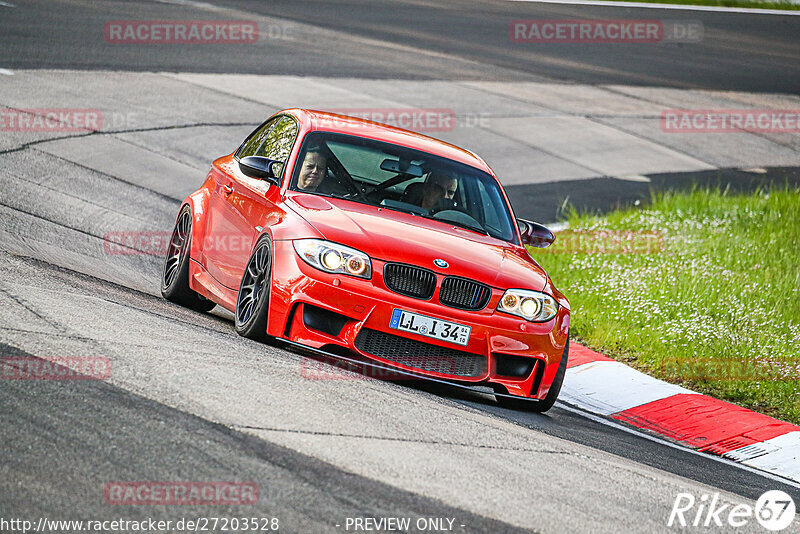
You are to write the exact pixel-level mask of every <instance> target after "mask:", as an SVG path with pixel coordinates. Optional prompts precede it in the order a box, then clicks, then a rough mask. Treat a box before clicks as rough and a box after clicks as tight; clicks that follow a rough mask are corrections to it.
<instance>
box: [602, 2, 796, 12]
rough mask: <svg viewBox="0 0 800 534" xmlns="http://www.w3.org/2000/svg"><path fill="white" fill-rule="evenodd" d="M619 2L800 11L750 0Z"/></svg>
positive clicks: (788, 4)
mask: <svg viewBox="0 0 800 534" xmlns="http://www.w3.org/2000/svg"><path fill="white" fill-rule="evenodd" d="M618 1H621V2H650V3H653V4H681V5H690V6H720V7H744V8H751V9H780V10H787V9H788V10H793V11H797V10H800V5H798V4H793V3H791V2H780V1H777V2H769V1H765V2H757V1H750V0H618Z"/></svg>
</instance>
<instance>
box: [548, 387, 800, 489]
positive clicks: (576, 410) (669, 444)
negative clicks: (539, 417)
mask: <svg viewBox="0 0 800 534" xmlns="http://www.w3.org/2000/svg"><path fill="white" fill-rule="evenodd" d="M555 405H556V406H557V407H558V408H561V409H563V410H566V411H568V412H572V413H574V414H576V415H579V416H581V417H585V418H587V419H591V420H592V421H595V422H597V423H600V424H602V425H606V426H609V427H611V428H615V429H617V430H622V431H623V432H627V433H628V434H632V435H634V436H639V437H640V438H644V439H646V440H649V441H652V442H654V443H659V444H661V445H666V446H667V447H671V448H673V449H675V450H679V451H683V452H687V453H689V454H694V455H697V456H701V457H703V458H705V459H706V460H712V461H715V462H719V463H721V464H725V465H729V466H733V467H736V468H739V469H743V470H745V471H748V472H750V473H753V474H756V475H761V476H762V477H764V478H768V479H770V480H774V481H776V482H780V483H782V484H786V485H787V486H791V487H793V488H797V489H800V483H798V482H795V481H794V480H791V479H788V478H784V477H782V476H779V475H774V474H772V473H770V472H768V471H762V470H761V469H756V468H754V467H750V466H749V465H745V464H740V463H736V462H734V461H731V460H728V459H725V458H722V457H719V456H715V455H712V454H706V453H703V452H699V451H696V450H694V449H690V448H688V447H682V446H680V445H677V444H675V443H672V442H671V441H667V440H665V439H662V438H659V437H656V436H652V435H650V434H645V433H644V432H639V431H637V430H634V429H632V428H628V427H626V426H623V425H621V424H619V423H615V422H614V421H610V420H608V419H605V418H603V417H600V416H599V415H595V414H593V413H590V412H586V411H584V410H581V409H580V408H576V407H574V406H571V405H569V404H566V403H564V402H562V401H557V402H556V404H555Z"/></svg>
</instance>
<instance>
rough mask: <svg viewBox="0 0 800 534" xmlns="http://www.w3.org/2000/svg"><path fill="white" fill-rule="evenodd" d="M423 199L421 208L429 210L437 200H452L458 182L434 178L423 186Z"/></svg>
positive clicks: (446, 178)
mask: <svg viewBox="0 0 800 534" xmlns="http://www.w3.org/2000/svg"><path fill="white" fill-rule="evenodd" d="M425 186H426V187H425V197H424V198H423V199H422V207H423V208H425V209H431V208H433V206H434V205H436V203H437V202H439V200H441V199H442V198H446V199H449V200H452V198H453V197H454V196H455V194H456V190H458V181H457V180H456V179H455V178H448V177H435V178H433V179H432V180H431V181H430V182H428V183H427V184H425Z"/></svg>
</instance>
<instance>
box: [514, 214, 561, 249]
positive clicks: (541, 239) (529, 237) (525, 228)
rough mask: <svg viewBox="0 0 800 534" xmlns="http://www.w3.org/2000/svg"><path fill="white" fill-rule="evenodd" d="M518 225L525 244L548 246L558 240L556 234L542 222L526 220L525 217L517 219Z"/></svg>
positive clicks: (540, 246) (539, 246) (538, 246)
mask: <svg viewBox="0 0 800 534" xmlns="http://www.w3.org/2000/svg"><path fill="white" fill-rule="evenodd" d="M517 226H518V227H519V234H520V237H522V244H523V245H530V246H532V247H537V248H547V247H549V246H550V245H552V244H553V241H555V240H556V236H555V234H553V232H551V231H550V230H549V229H548V228H547V227H546V226H544V225H542V224H539V223H535V222H531V221H526V220H525V219H517Z"/></svg>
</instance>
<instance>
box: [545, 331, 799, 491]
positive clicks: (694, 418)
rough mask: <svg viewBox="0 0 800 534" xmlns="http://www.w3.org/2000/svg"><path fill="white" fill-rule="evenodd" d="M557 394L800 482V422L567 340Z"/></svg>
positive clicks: (574, 403)
mask: <svg viewBox="0 0 800 534" xmlns="http://www.w3.org/2000/svg"><path fill="white" fill-rule="evenodd" d="M559 400H561V401H563V402H566V403H568V404H571V405H572V406H575V407H577V408H580V409H581V410H584V411H587V412H590V413H594V414H597V415H600V416H603V417H607V418H611V419H614V420H617V421H620V422H623V423H626V424H628V425H631V426H633V427H636V428H639V429H642V430H646V431H648V432H651V433H654V434H657V435H659V436H661V437H663V438H666V439H668V440H670V441H672V442H676V443H679V444H681V445H683V446H686V447H689V448H691V449H694V450H696V451H699V452H704V453H709V454H715V455H717V456H722V457H723V458H727V459H729V460H733V461H734V462H738V463H741V464H743V465H747V466H749V467H752V468H755V469H758V470H761V471H766V472H769V473H772V474H774V475H778V476H780V477H784V478H788V479H790V480H794V481H797V482H800V427H798V426H796V425H793V424H790V423H787V422H785V421H780V420H778V419H774V418H772V417H769V416H767V415H763V414H760V413H757V412H754V411H752V410H748V409H746V408H742V407H741V406H736V405H735V404H731V403H729V402H725V401H721V400H718V399H715V398H713V397H708V396H705V395H701V394H699V393H695V392H694V391H690V390H688V389H685V388H682V387H680V386H676V385H674V384H669V383H667V382H663V381H661V380H658V379H656V378H653V377H651V376H648V375H646V374H644V373H641V372H639V371H637V370H635V369H632V368H631V367H628V366H627V365H625V364H623V363H621V362H618V361H616V360H612V359H611V358H608V357H607V356H603V355H602V354H600V353H599V352H595V351H593V350H590V349H587V348H586V347H584V346H581V345H578V344H577V343H571V344H570V350H569V360H568V364H567V374H566V376H565V377H564V385H563V387H562V389H561V394H560V396H559Z"/></svg>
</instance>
